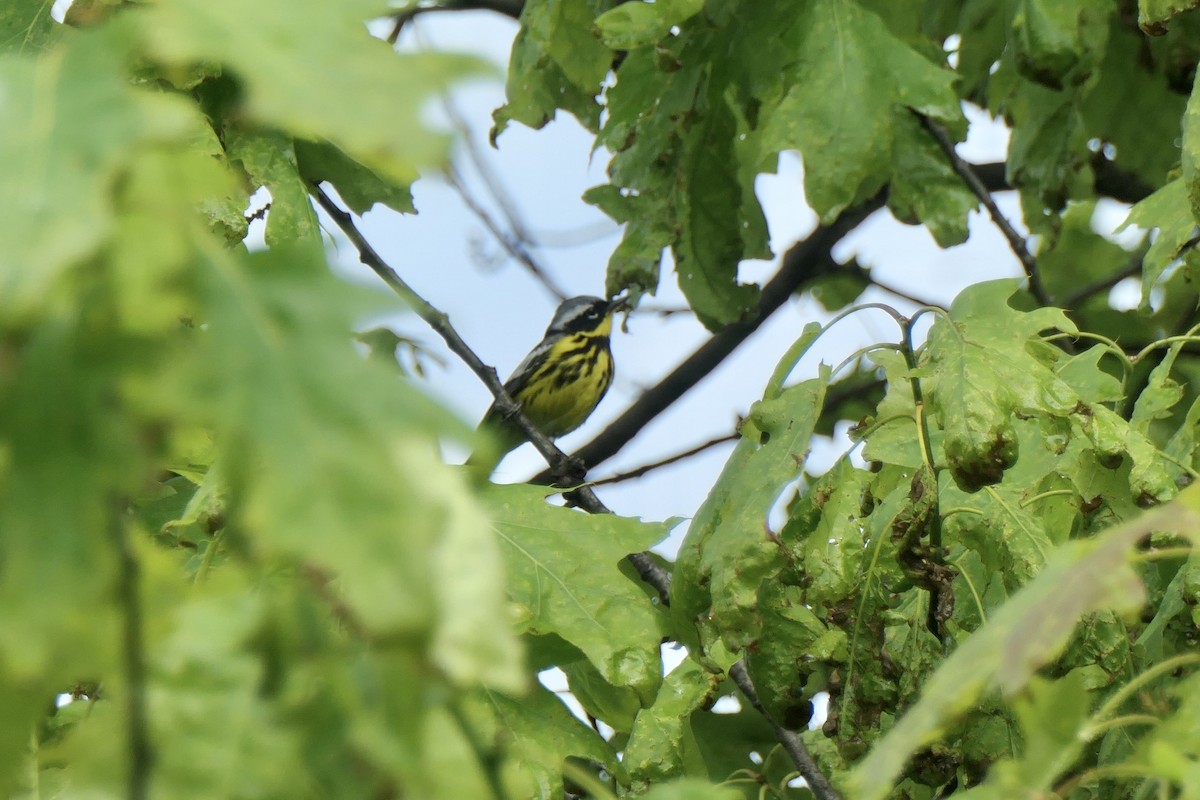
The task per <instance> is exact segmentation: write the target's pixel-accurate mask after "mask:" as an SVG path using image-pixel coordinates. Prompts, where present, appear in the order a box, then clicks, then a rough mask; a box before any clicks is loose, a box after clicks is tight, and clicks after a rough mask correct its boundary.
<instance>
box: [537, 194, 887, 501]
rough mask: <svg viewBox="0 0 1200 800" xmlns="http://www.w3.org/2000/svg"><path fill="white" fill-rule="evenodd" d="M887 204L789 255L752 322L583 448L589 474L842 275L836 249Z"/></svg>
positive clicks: (862, 209) (703, 350)
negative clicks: (769, 325) (814, 285)
mask: <svg viewBox="0 0 1200 800" xmlns="http://www.w3.org/2000/svg"><path fill="white" fill-rule="evenodd" d="M885 199H886V195H885V193H883V192H880V193H879V194H877V195H876V196H875V197H873V198H871V199H870V200H868V201H867V202H866V203H864V204H863V205H861V206H859V207H858V208H856V209H854V210H852V211H847V212H845V213H844V214H842V216H841V217H839V218H838V219H837V221H836V222H834V223H833V224H831V225H827V226H826V225H823V226H821V227H819V228H817V229H816V230H815V231H813V233H812V234H811V235H810V236H809V237H808V238H807V239H805V240H804V241H802V242H799V243H798V244H796V245H795V246H793V247H792V249H791V250H789V251H788V252H787V253H786V254H785V255H784V257H783V264H782V265H781V267H780V269H779V272H778V273H776V275H775V277H774V278H772V279H771V280H770V281H769V282H768V283H767V285H766V286H764V287H763V290H762V295H761V297H760V298H759V303H758V308H757V311H756V314H755V316H754V317H753V318H751V319H748V320H745V321H741V322H734V323H731V324H730V325H727V326H725V328H723V329H722V330H720V331H719V332H717V333H715V334H713V336H712V338H710V339H709V340H708V341H707V342H705V343H704V344H702V345H701V346H700V347H699V349H697V350H696V352H694V353H693V354H692V355H691V356H689V357H688V358H687V359H685V360H684V361H683V363H681V364H680V365H679V366H678V367H676V368H675V369H674V370H673V371H672V372H671V373H670V374H669V375H667V376H666V377H665V378H663V379H662V380H661V381H659V383H658V384H657V385H655V386H653V387H651V388H650V389H647V390H646V391H645V392H644V393H643V394H642V396H641V397H639V398H638V399H637V400H635V401H634V403H633V404H632V405H631V406H629V408H628V409H626V410H625V413H624V414H622V415H621V416H619V417H617V419H616V420H614V421H613V423H612V424H611V425H609V426H608V427H607V428H606V429H605V430H604V431H603V432H602V433H601V434H600V435H599V436H597V437H596V438H595V439H593V440H592V441H590V442H588V443H587V444H586V445H584V446H583V447H581V448H580V449H579V450H578V451H577V452H576V453H575V458H577V459H579V460H580V461H582V462H583V464H585V465H586V466H587V467H589V468H590V467H594V466H596V465H597V464H600V463H602V462H604V461H607V460H608V459H610V458H612V457H613V456H614V455H616V453H617V452H618V451H619V450H620V449H621V448H622V447H624V446H625V445H626V444H627V443H628V442H629V440H630V439H632V438H633V437H634V436H636V435H637V434H638V432H640V431H641V430H642V428H644V427H646V425H647V424H649V422H650V421H651V420H652V419H654V418H655V417H657V416H658V415H659V414H661V413H662V412H663V411H665V410H666V409H667V408H669V407H670V406H671V405H672V404H673V403H674V402H675V401H676V400H678V399H679V398H680V397H681V396H682V395H683V394H684V392H686V391H688V390H689V389H691V388H692V387H693V386H695V385H696V384H697V383H699V382H700V381H701V380H702V379H703V378H704V377H705V376H706V375H708V374H709V373H710V372H712V371H713V370H714V369H716V368H717V366H718V365H720V363H721V362H722V361H724V360H725V359H726V358H727V357H728V356H729V355H730V354H731V353H732V352H733V351H734V350H736V349H737V347H738V345H740V344H741V343H742V342H744V341H746V339H747V338H749V336H750V334H752V333H754V332H755V331H756V330H758V329H759V327H760V326H761V325H762V324H763V323H764V322H766V320H767V319H768V318H769V317H770V316H771V315H772V314H774V313H775V312H776V311H778V310H779V309H780V308H781V307H782V306H783V304H784V303H785V302H787V300H788V298H790V297H791V296H792V295H793V294H795V293H796V292H797V291H799V290H800V288H801V287H802V286H803V285H804V284H805V283H807V282H809V281H812V280H815V279H817V278H819V277H821V276H822V275H825V274H827V273H829V272H831V271H833V270H835V269H837V268H838V267H839V266H840V265H839V264H838V263H837V262H836V261H834V259H833V256H832V255H831V251H832V250H833V247H834V245H836V244H837V243H838V242H839V241H841V240H842V238H843V237H845V236H846V234H848V233H850V231H852V230H854V229H855V228H856V227H858V225H859V224H860V223H862V221H863V220H865V219H866V218H867V217H868V216H870V215H871V214H873V213H874V212H876V211H878V210H879V209H880V208H882V207H883V204H884V201H885ZM553 480H554V476H553V474H552V471H550V470H547V471H544V472H541V473H539V474H538V475H536V476H534V477H533V478H532V479H531V482H532V483H543V484H546V483H552V482H553Z"/></svg>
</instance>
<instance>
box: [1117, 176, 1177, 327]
mask: <svg viewBox="0 0 1200 800" xmlns="http://www.w3.org/2000/svg"><path fill="white" fill-rule="evenodd" d="M1188 191H1189V189H1188V184H1187V182H1186V181H1184V180H1183V179H1182V178H1176V179H1175V180H1173V181H1171V182H1170V183H1168V184H1166V185H1165V186H1163V187H1162V188H1160V189H1158V190H1157V191H1155V192H1154V194H1152V195H1150V196H1149V197H1147V198H1146V199H1145V200H1142V201H1141V202H1140V203H1138V204H1137V205H1135V206H1134V207H1133V208H1132V209H1131V210H1130V211H1129V216H1128V217H1127V218H1126V219H1125V223H1124V224H1123V225H1121V227H1119V228H1117V231H1118V232H1120V231H1122V230H1124V229H1125V228H1127V227H1128V226H1130V225H1137V226H1139V227H1142V228H1147V229H1150V228H1157V229H1158V236H1157V238H1155V239H1154V241H1153V242H1152V243H1151V245H1150V249H1149V250H1147V251H1146V255H1145V256H1144V257H1143V259H1142V310H1143V311H1147V310H1149V308H1150V290H1151V289H1153V288H1154V287H1155V285H1156V284H1157V283H1158V279H1159V276H1161V275H1162V273H1163V270H1165V269H1166V268H1167V266H1168V265H1169V264H1170V263H1171V262H1172V261H1174V260H1175V259H1176V258H1178V257H1179V254H1180V250H1182V248H1183V245H1184V243H1186V242H1187V241H1188V240H1189V239H1190V238H1191V237H1192V232H1193V231H1194V230H1195V229H1196V219H1195V217H1194V216H1193V215H1192V210H1191V207H1190V206H1189V205H1188Z"/></svg>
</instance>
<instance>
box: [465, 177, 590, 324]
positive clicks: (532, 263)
mask: <svg viewBox="0 0 1200 800" xmlns="http://www.w3.org/2000/svg"><path fill="white" fill-rule="evenodd" d="M446 180H447V181H448V182H449V183H450V185H451V186H453V187H454V190H455V191H456V192H458V196H459V197H461V198H462V201H463V203H465V204H466V206H467V208H469V209H470V210H471V213H472V214H474V215H475V216H476V218H477V219H478V220H479V221H480V222H482V223H483V225H484V227H486V228H487V229H488V230H489V231H490V232H491V234H492V236H494V237H495V238H496V241H498V242H499V243H500V245H501V246H502V247H503V248H504V249H505V250H507V251H508V254H509V255H511V256H512V257H513V258H515V259H516V260H517V261H519V262H521V264H523V265H524V266H525V268H526V269H528V270H529V272H530V274H532V275H533V276H534V277H535V278H537V279H538V280H539V281H540V282H541V284H542V285H543V286H545V287H546V290H547V291H549V292H550V293H551V294H553V295H554V296H555V297H557V298H558V299H559V300H565V299H566V298H567V294H566V292H564V291H563V290H562V289H561V288H559V286H558V285H557V284H555V282H554V279H553V278H551V277H550V275H549V273H547V272H546V270H545V269H543V268H542V267H541V265H539V264H538V263H537V261H536V260H535V259H534V258H533V256H532V255H531V254H530V252H529V251H528V250H527V249H526V248H525V245H524V244H523V243H522V242H521V241H520V239H519V238H517V237H516V236H509V235H508V234H507V233H506V232H505V231H504V230H503V229H502V228H501V227H500V225H499V223H497V222H496V220H494V219H492V215H491V214H489V213H488V211H487V209H486V208H484V207H483V206H482V205H481V204H480V203H479V201H477V200H476V199H475V197H474V196H473V195H472V194H471V192H470V191H469V190H468V189H467V186H466V184H465V183H464V182H463V179H462V174H461V173H460V172H459V171H458V168H457V167H455V166H454V165H453V164H451V165H450V167H449V169H448V170H447V171H446Z"/></svg>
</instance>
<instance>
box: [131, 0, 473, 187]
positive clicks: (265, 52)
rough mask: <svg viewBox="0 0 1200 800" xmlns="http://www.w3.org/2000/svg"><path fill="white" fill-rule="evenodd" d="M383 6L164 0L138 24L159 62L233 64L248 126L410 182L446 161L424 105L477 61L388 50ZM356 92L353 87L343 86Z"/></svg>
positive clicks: (360, 1) (363, 0) (357, 1)
mask: <svg viewBox="0 0 1200 800" xmlns="http://www.w3.org/2000/svg"><path fill="white" fill-rule="evenodd" d="M380 10H381V9H380V7H379V5H378V4H377V3H375V2H373V0H354V2H350V3H339V4H334V5H322V4H317V5H313V6H311V8H309V7H306V11H305V13H302V14H298V13H295V9H294V8H293V7H292V5H291V4H290V3H288V2H286V0H263V2H256V3H254V4H253V5H250V6H247V5H245V4H244V3H240V2H236V0H216V1H215V2H209V1H208V0H168V1H167V2H162V3H158V4H156V5H154V6H150V7H148V8H146V9H145V10H143V11H141V12H140V13H139V14H138V16H137V17H136V20H137V23H138V25H139V26H140V29H141V31H142V32H143V34H144V36H145V39H146V44H147V47H148V48H150V49H151V51H152V52H153V54H154V55H155V56H156V57H157V58H158V59H159V60H160V61H162V62H163V63H166V64H171V65H177V66H181V67H186V66H189V65H192V64H195V63H198V62H216V63H219V64H222V65H224V67H226V68H228V69H229V70H230V71H231V72H232V73H233V74H234V75H235V76H236V77H237V79H238V80H239V81H240V82H241V84H242V85H243V86H244V88H245V105H244V108H243V113H244V114H245V115H246V116H247V117H248V118H249V119H250V120H251V121H253V122H257V123H259V124H261V125H265V126H268V127H279V128H284V129H287V130H288V131H290V132H291V133H292V134H293V135H295V136H299V137H302V138H312V139H324V140H327V141H329V142H331V143H332V144H333V145H335V146H336V147H338V148H339V149H341V150H342V151H343V152H345V153H346V154H347V155H349V156H351V157H352V158H354V159H355V160H357V161H359V162H360V163H362V164H364V165H366V166H368V167H370V168H371V169H374V170H378V171H379V173H380V174H381V175H384V176H386V177H387V179H388V180H392V181H396V182H398V183H399V184H401V185H407V184H408V183H411V182H412V181H413V180H414V179H415V178H416V176H417V173H416V170H417V168H418V167H423V166H430V165H434V164H438V163H440V162H441V161H442V160H443V159H444V158H445V157H446V145H447V143H446V140H445V138H444V137H442V136H439V135H437V134H435V133H433V132H432V131H430V130H429V129H428V128H427V127H426V126H424V125H422V124H420V123H419V119H420V113H419V112H420V110H421V107H422V106H423V104H424V103H425V102H426V101H427V100H428V99H429V98H430V96H431V95H432V94H433V93H434V92H436V91H437V90H439V89H442V88H444V87H445V86H446V85H447V84H448V83H449V82H450V81H452V80H455V79H458V78H462V77H465V76H467V75H471V74H478V73H479V72H480V71H481V65H480V63H479V62H477V61H475V60H473V59H470V58H466V57H455V56H449V55H445V54H437V53H422V54H418V55H400V54H396V53H393V52H391V50H390V49H389V47H388V45H387V43H385V42H383V41H381V40H379V39H376V38H374V37H372V36H371V35H370V34H369V33H368V32H367V29H366V27H365V25H364V22H365V21H366V20H367V19H368V18H370V17H371V16H373V15H374V14H376V13H378V12H379V11H380ZM297 53H304V57H303V58H297V57H296V54H297ZM280 65H286V66H285V67H281V66H280ZM333 75H336V76H337V79H336V80H331V79H330V76H333ZM350 86H353V87H354V91H347V90H346V87H350ZM366 98H370V99H366Z"/></svg>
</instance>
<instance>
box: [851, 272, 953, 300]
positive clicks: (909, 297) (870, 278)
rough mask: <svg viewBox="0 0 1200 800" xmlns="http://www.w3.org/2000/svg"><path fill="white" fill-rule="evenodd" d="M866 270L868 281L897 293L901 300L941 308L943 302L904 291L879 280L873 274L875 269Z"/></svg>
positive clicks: (888, 291) (893, 293) (890, 292)
mask: <svg viewBox="0 0 1200 800" xmlns="http://www.w3.org/2000/svg"><path fill="white" fill-rule="evenodd" d="M864 272H865V275H864V277H865V278H866V279H867V280H868V281H870V283H871V285H872V286H874V287H876V288H878V289H882V290H883V291H885V292H887V293H888V294H891V295H895V296H896V297H899V298H900V299H901V300H907V301H908V302H910V303H915V304H916V305H919V306H929V307H930V308H941V307H942V304H941V303H934V302H931V301H929V300H924V299H922V298H920V297H917V296H916V295H913V294H909V293H908V292H906V291H904V290H903V289H898V288H896V287H895V286H891V285H889V284H887V283H885V282H883V281H881V280H879V279H878V278H876V277H875V276H874V275H873V274H872V273H873V270H865V271H864Z"/></svg>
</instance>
